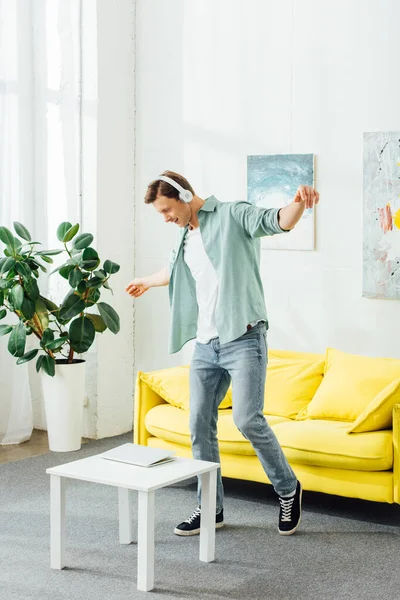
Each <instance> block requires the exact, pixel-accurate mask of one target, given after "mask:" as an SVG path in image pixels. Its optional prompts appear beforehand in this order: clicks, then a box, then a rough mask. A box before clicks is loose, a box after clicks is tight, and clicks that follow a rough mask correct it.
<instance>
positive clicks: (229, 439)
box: [145, 404, 287, 456]
mask: <svg viewBox="0 0 400 600" xmlns="http://www.w3.org/2000/svg"><path fill="white" fill-rule="evenodd" d="M266 418H267V420H268V422H269V424H270V425H273V424H275V423H282V422H284V421H286V420H287V419H285V418H284V417H275V416H268V415H266ZM145 425H146V429H147V431H148V432H149V433H151V434H152V435H154V436H156V437H159V438H161V439H163V440H166V441H168V442H174V443H175V444H181V445H182V446H191V441H190V431H189V413H188V412H187V411H185V410H181V409H179V408H176V407H175V406H171V405H169V404H160V405H159V406H155V407H154V408H152V409H151V410H149V412H148V413H147V414H146V417H145ZM218 440H219V445H220V450H221V452H225V453H227V454H246V455H250V456H252V455H255V452H254V450H253V447H252V446H251V444H250V443H249V442H248V441H247V440H246V439H245V438H244V437H243V436H242V434H241V433H240V431H239V430H238V429H237V427H236V425H235V424H234V422H233V417H232V410H231V409H225V410H220V411H218Z"/></svg>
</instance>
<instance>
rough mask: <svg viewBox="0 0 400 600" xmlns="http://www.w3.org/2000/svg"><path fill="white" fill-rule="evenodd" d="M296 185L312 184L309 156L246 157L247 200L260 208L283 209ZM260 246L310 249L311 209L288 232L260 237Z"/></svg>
mask: <svg viewBox="0 0 400 600" xmlns="http://www.w3.org/2000/svg"><path fill="white" fill-rule="evenodd" d="M299 185H311V186H313V185H314V155H313V154H274V155H253V156H248V157H247V200H248V202H250V203H251V204H254V205H255V206H261V207H263V208H283V207H284V206H287V205H288V204H290V203H291V202H292V201H293V198H294V197H295V195H296V191H297V188H298V187H299ZM261 247H262V248H269V249H277V250H314V210H313V209H306V210H305V211H304V213H303V216H302V218H301V220H300V221H299V222H298V223H297V225H296V227H295V228H294V229H293V230H292V231H290V232H289V233H284V234H280V235H273V236H267V237H263V238H261Z"/></svg>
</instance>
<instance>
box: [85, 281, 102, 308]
mask: <svg viewBox="0 0 400 600" xmlns="http://www.w3.org/2000/svg"><path fill="white" fill-rule="evenodd" d="M86 285H87V287H89V284H88V283H86ZM100 296H101V294H100V292H99V290H97V289H94V288H92V289H91V290H90V291H89V294H88V297H87V298H86V306H93V304H96V302H97V300H98V299H99V298H100Z"/></svg>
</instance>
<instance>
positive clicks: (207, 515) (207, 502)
mask: <svg viewBox="0 0 400 600" xmlns="http://www.w3.org/2000/svg"><path fill="white" fill-rule="evenodd" d="M216 495H217V471H216V470H214V471H209V472H208V473H203V475H202V476H201V519H200V560H201V561H203V562H212V561H213V560H214V558H215V510H216V501H217V499H216Z"/></svg>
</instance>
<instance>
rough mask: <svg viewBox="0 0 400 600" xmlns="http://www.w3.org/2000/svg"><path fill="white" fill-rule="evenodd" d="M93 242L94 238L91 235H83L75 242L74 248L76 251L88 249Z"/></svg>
mask: <svg viewBox="0 0 400 600" xmlns="http://www.w3.org/2000/svg"><path fill="white" fill-rule="evenodd" d="M92 242H93V236H92V234H91V233H81V235H78V237H77V238H76V240H75V241H74V248H75V249H76V250H82V249H83V248H87V247H88V246H90V244H91V243H92Z"/></svg>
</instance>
